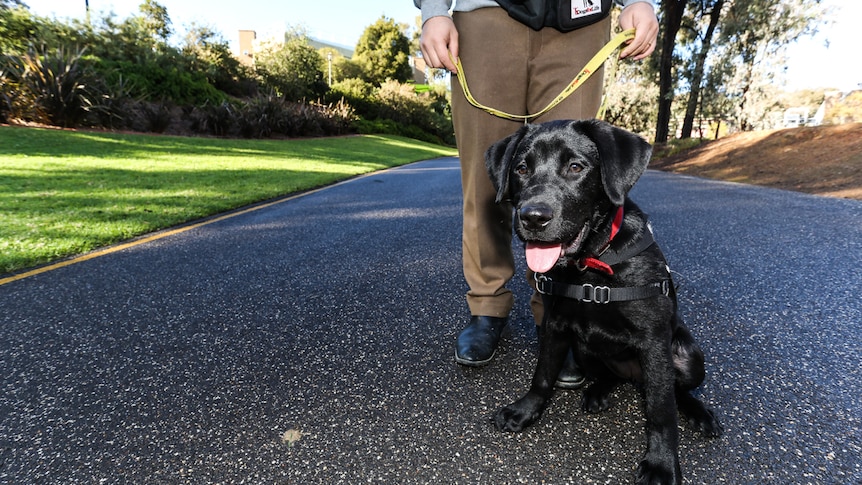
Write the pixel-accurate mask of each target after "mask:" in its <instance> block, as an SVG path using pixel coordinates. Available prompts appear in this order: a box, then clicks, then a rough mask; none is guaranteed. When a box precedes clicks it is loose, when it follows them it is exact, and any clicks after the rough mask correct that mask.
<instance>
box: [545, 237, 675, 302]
mask: <svg viewBox="0 0 862 485" xmlns="http://www.w3.org/2000/svg"><path fill="white" fill-rule="evenodd" d="M646 227H647V230H646V231H644V232H643V234H641V237H640V240H638V242H637V243H636V244H633V245H632V246H631V247H629V248H628V249H626V250H625V251H621V252H616V251H605V252H604V253H603V254H602V255H601V256H599V257H598V258H590V259H593V260H598V261H601V262H602V263H604V265H607V266H608V267H610V266H613V265H615V264H618V263H621V262H623V261H625V260H627V259H629V258H633V257H634V256H637V255H638V254H640V253H642V252H644V251H646V250H647V249H648V248H649V247H651V246H652V245H653V244H655V238H654V237H653V234H652V228H650V226H649V224H647V226H646ZM578 269H580V270H581V271H585V270H586V269H587V266H586V265H584V264H583V263H579V264H578ZM533 278H534V279H535V280H536V291H538V292H539V293H541V294H542V295H552V296H562V297H564V298H570V299H573V300H578V301H582V302H585V303H600V304H607V303H611V302H616V301H632V300H644V299H647V298H652V297H655V296H659V295H664V296H667V295H668V294H669V292H670V283H671V280H670V277H668V278H665V279H663V280H661V281H657V282H655V283H650V284H648V285H644V286H627V287H622V288H612V287H610V286H597V285H592V284H589V283H585V284H582V285H573V284H570V283H561V282H558V281H554V280H552V279H551V277H549V276H548V275H547V274H546V273H542V274H539V273H534V274H533Z"/></svg>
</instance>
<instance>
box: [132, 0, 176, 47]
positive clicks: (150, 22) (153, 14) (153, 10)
mask: <svg viewBox="0 0 862 485" xmlns="http://www.w3.org/2000/svg"><path fill="white" fill-rule="evenodd" d="M138 10H139V11H140V12H141V15H142V17H141V21H142V24H143V27H144V30H145V31H146V32H148V33H149V34H150V35H151V36H152V37H153V38H155V39H158V40H161V42H162V43H163V44H167V43H168V38H169V37H170V36H171V18H170V16H168V9H167V8H165V7H164V6H162V5H161V4H159V3H158V2H156V1H155V0H144V3H142V4H141V5H140V6H139V7H138Z"/></svg>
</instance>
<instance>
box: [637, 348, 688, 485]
mask: <svg viewBox="0 0 862 485" xmlns="http://www.w3.org/2000/svg"><path fill="white" fill-rule="evenodd" d="M669 341H670V339H668V344H661V343H657V344H653V345H647V346H646V348H645V349H643V350H642V353H641V365H642V366H643V378H644V393H645V399H646V433H647V450H646V454H645V455H644V458H643V460H641V463H640V466H638V477H637V483H638V484H658V483H661V484H679V483H682V473H681V471H680V467H679V452H678V448H679V429H678V424H677V422H678V420H679V417H678V414H677V409H676V399H675V393H674V379H675V376H674V370H673V363H672V358H671V349H670V344H669Z"/></svg>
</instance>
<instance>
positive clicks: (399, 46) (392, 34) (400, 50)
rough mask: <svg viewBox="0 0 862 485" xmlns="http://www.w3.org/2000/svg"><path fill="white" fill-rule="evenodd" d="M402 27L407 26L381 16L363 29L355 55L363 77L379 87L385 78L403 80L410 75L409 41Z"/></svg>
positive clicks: (406, 79) (407, 78)
mask: <svg viewBox="0 0 862 485" xmlns="http://www.w3.org/2000/svg"><path fill="white" fill-rule="evenodd" d="M404 29H406V26H399V25H398V24H396V23H395V21H394V20H392V19H388V18H386V17H380V19H378V20H377V22H375V23H374V24H372V25H371V26H369V27H368V28H366V29H365V31H364V32H363V33H362V37H360V38H359V42H358V43H357V44H356V53H355V55H354V62H355V63H356V64H357V65H358V66H359V67H360V68H361V71H362V78H363V80H365V81H366V82H369V83H371V84H374V85H376V86H379V85H382V84H383V83H384V82H385V81H386V80H388V79H391V80H393V81H398V82H406V81H408V80H409V79H410V78H411V77H412V75H413V71H412V69H411V68H410V62H409V58H410V41H409V40H408V39H407V36H406V35H404V33H403V32H402V30H404Z"/></svg>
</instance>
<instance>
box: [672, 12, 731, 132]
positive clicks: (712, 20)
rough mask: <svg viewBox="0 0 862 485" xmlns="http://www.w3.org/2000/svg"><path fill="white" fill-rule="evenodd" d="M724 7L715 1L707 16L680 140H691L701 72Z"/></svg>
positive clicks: (701, 81)
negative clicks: (706, 25) (707, 21)
mask: <svg viewBox="0 0 862 485" xmlns="http://www.w3.org/2000/svg"><path fill="white" fill-rule="evenodd" d="M723 6H724V0H716V1H715V3H714V4H713V6H712V12H710V14H709V27H707V29H706V33H704V35H703V41H702V42H701V45H700V52H698V54H697V58H696V60H695V66H694V73H692V76H691V93H689V97H688V105H687V106H686V108H685V118H684V119H683V121H682V134H681V136H680V138H691V129H692V126H693V125H694V115H695V114H696V113H697V104H698V99H699V98H700V87H701V84H702V83H703V70H704V65H705V64H706V56H707V55H708V54H709V49H710V48H711V47H712V35H713V34H714V33H715V28H716V27H717V26H718V20H719V17H720V16H721V8H722V7H723Z"/></svg>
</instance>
